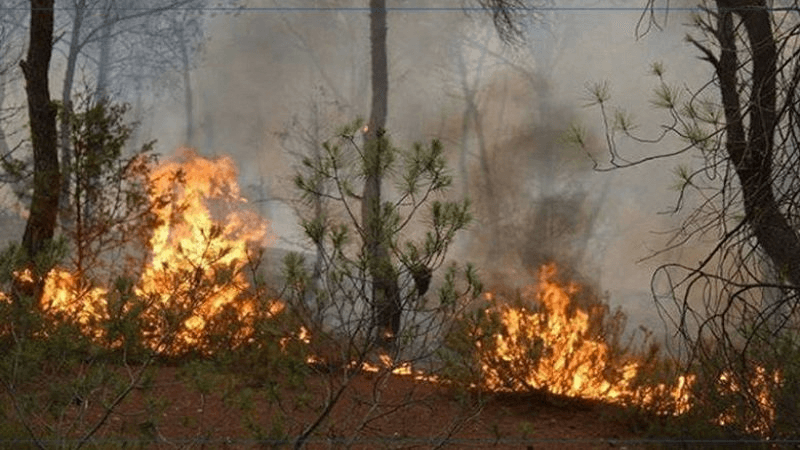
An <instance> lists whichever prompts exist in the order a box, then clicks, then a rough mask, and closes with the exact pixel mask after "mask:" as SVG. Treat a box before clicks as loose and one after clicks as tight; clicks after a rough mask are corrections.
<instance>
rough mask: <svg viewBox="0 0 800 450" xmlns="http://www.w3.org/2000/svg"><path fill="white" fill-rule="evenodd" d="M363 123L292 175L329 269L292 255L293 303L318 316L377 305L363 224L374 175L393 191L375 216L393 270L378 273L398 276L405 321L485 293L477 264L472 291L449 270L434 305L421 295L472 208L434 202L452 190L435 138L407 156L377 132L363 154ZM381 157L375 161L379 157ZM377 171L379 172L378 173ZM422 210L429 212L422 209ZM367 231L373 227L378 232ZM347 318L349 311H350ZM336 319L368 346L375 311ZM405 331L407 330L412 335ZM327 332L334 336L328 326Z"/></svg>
mask: <svg viewBox="0 0 800 450" xmlns="http://www.w3.org/2000/svg"><path fill="white" fill-rule="evenodd" d="M361 129H362V123H361V122H360V121H355V122H353V123H351V124H349V125H347V126H345V127H343V129H342V130H341V133H340V135H339V137H338V138H337V139H335V140H333V141H329V142H326V143H325V144H324V145H322V147H321V149H320V152H319V153H318V154H317V155H314V156H305V157H303V158H302V159H301V165H300V167H299V170H298V173H297V174H296V175H295V177H294V181H295V183H294V184H295V187H297V188H298V190H299V191H300V195H301V198H302V199H303V201H304V202H305V205H306V208H307V209H306V210H305V217H304V219H303V221H302V226H303V230H304V232H305V235H306V237H307V238H308V240H309V241H310V242H311V243H312V244H314V246H315V247H316V248H317V249H318V254H317V257H318V258H321V260H320V261H317V264H320V265H321V266H322V267H323V268H324V269H323V272H322V273H320V274H317V275H316V278H314V276H312V274H309V273H308V268H307V267H306V264H305V262H304V261H303V259H302V258H301V257H300V256H297V255H294V256H290V257H289V258H288V259H287V260H286V261H285V274H286V276H287V280H288V286H289V287H288V291H287V293H288V296H287V297H288V298H290V303H291V304H292V305H294V307H295V308H298V309H299V310H304V311H306V312H308V311H307V310H308V308H309V307H313V308H314V309H315V312H314V315H316V316H320V317H330V316H331V314H334V315H336V314H341V312H342V310H341V308H342V307H343V305H348V306H347V308H348V311H350V310H354V309H358V308H362V307H363V306H358V305H359V304H362V305H369V304H370V303H371V302H372V299H371V298H370V296H369V295H368V294H367V293H366V292H367V290H366V289H367V283H366V281H365V280H367V279H368V278H369V276H368V274H369V273H370V268H369V267H368V257H367V254H366V253H365V245H366V243H367V236H366V233H367V232H366V230H364V229H362V228H361V223H360V218H361V211H362V209H361V208H362V206H361V198H360V196H359V194H358V192H360V191H361V190H362V182H363V177H364V175H365V174H366V173H370V172H371V171H372V172H374V171H377V172H379V174H380V175H381V177H382V178H383V185H384V189H387V188H388V187H390V186H391V190H389V191H388V192H389V194H388V195H387V197H390V198H391V200H388V201H384V202H383V204H381V205H380V207H379V210H378V213H377V214H375V215H374V217H375V220H376V221H377V224H372V225H376V226H375V228H377V229H378V230H379V231H378V235H379V236H381V238H380V239H381V241H382V242H383V245H385V246H386V247H387V248H388V250H389V252H390V253H391V255H390V260H391V266H387V267H382V268H378V269H377V270H379V271H385V272H386V273H393V274H395V275H396V276H398V277H399V285H400V286H401V290H402V293H401V297H402V305H403V310H404V314H405V317H406V318H409V320H411V319H410V318H411V317H412V316H414V315H415V314H418V313H421V312H422V311H423V310H428V311H432V310H431V309H430V308H431V307H433V308H434V309H435V308H439V307H442V308H447V309H448V310H452V309H453V308H457V307H459V302H460V301H462V300H463V299H464V295H465V293H469V292H472V293H474V292H477V291H476V290H475V289H476V288H479V285H478V283H477V277H476V276H475V272H474V269H473V268H470V269H468V270H467V272H466V274H467V281H468V283H469V287H467V288H466V291H457V290H456V288H455V285H454V283H455V272H454V270H453V269H451V270H449V271H448V274H447V275H446V276H445V278H444V286H443V287H442V289H441V290H440V296H439V298H438V301H437V302H436V304H437V305H438V306H432V305H431V304H430V301H429V300H428V299H426V298H424V297H423V295H422V294H424V292H423V291H426V290H427V285H428V284H429V283H430V280H431V274H432V273H433V272H434V271H435V270H436V269H438V268H439V267H440V266H441V265H442V264H443V263H444V260H445V255H446V252H447V249H448V247H449V246H450V245H451V244H452V243H453V241H454V239H455V236H456V234H457V233H458V231H460V230H463V229H464V228H465V227H466V226H467V225H468V224H469V223H470V221H471V220H472V216H471V214H470V212H469V202H468V201H467V200H464V201H447V200H442V199H439V198H437V197H439V196H441V195H442V193H443V192H444V191H445V190H446V189H447V188H448V187H449V186H450V185H451V184H452V176H451V175H450V174H449V172H448V170H447V167H446V161H445V158H444V149H443V146H442V144H441V142H439V141H436V140H434V141H432V142H431V143H430V144H429V145H423V144H419V143H417V144H414V145H412V146H411V148H410V149H408V150H401V149H398V148H396V147H394V146H393V145H392V144H391V142H390V141H389V139H388V135H386V134H385V133H383V132H379V133H378V135H379V138H378V139H377V140H376V142H374V143H369V144H367V145H374V146H376V147H375V149H377V150H375V149H373V151H370V149H365V148H362V146H361V144H360V142H359V138H358V136H357V133H358V131H359V130H361ZM377 153H380V155H379V156H375V155H376V154H377ZM376 164H377V165H380V167H375V166H376ZM423 211H424V212H423ZM372 225H370V226H372ZM348 314H349V313H348ZM354 317H356V316H354V315H352V314H349V315H348V319H347V320H344V319H343V318H342V317H339V318H337V319H333V320H334V322H337V324H336V325H335V326H334V328H337V327H338V328H339V330H338V332H342V333H343V336H349V337H354V334H352V333H355V334H356V335H360V339H362V340H366V341H369V339H370V336H369V333H370V330H371V327H372V324H371V318H370V317H369V314H364V313H360V315H358V316H357V318H356V319H354ZM411 328H413V327H408V328H407V329H406V332H409V333H412V334H413V332H412V331H411ZM326 331H330V330H326ZM366 341H365V342H366Z"/></svg>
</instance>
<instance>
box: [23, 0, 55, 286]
mask: <svg viewBox="0 0 800 450" xmlns="http://www.w3.org/2000/svg"><path fill="white" fill-rule="evenodd" d="M53 1H54V0H31V28H30V45H29V47H28V55H27V57H26V59H24V60H23V61H21V62H20V66H21V67H22V72H23V74H24V76H25V91H26V93H27V96H28V115H29V118H30V127H31V142H32V146H33V168H34V173H33V183H34V184H33V199H32V201H31V208H30V215H29V216H28V222H27V224H26V226H25V234H24V235H23V237H22V246H23V248H24V249H25V250H26V251H27V252H28V255H27V257H28V260H29V261H30V262H31V264H30V266H31V267H30V268H31V270H32V271H34V273H32V275H33V277H34V283H35V284H34V289H35V290H34V292H33V294H34V295H35V297H36V298H38V297H39V296H40V295H41V288H42V287H43V284H44V281H43V276H42V275H44V274H38V273H35V270H36V267H35V265H34V264H32V263H33V261H35V259H36V257H37V255H39V253H40V252H41V251H42V250H43V249H44V248H45V246H46V245H47V243H48V242H49V241H51V240H52V239H53V234H54V233H55V227H56V219H57V213H58V196H59V186H60V175H59V167H58V147H57V146H56V139H57V136H56V108H55V107H54V105H53V103H52V102H51V101H50V89H49V86H48V71H49V69H50V57H51V55H52V52H53Z"/></svg>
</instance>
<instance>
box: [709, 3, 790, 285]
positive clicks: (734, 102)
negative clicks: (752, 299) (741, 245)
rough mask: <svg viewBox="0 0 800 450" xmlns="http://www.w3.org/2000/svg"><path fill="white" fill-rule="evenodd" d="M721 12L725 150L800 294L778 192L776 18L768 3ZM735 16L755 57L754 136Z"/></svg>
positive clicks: (748, 215) (750, 211) (748, 204)
mask: <svg viewBox="0 0 800 450" xmlns="http://www.w3.org/2000/svg"><path fill="white" fill-rule="evenodd" d="M717 8H718V9H719V26H718V32H717V33H718V35H719V40H720V46H721V48H722V50H721V52H720V58H719V61H718V63H717V64H716V69H717V76H718V77H719V82H720V90H721V94H722V103H723V107H724V110H725V121H726V143H725V148H726V150H727V152H728V155H729V157H730V158H731V161H732V162H733V165H734V167H735V169H736V174H737V176H738V178H739V182H740V184H741V186H742V195H743V198H744V209H745V220H746V221H747V223H748V225H749V226H750V227H751V228H752V230H753V234H754V235H755V237H756V239H757V241H758V244H759V246H760V247H761V248H762V249H763V251H764V253H766V255H767V256H768V257H769V258H770V260H771V261H772V262H773V264H774V266H775V269H776V272H777V273H778V274H780V275H782V276H783V277H785V278H786V279H787V280H788V281H789V282H790V283H791V284H792V285H794V286H795V287H798V288H800V239H798V236H797V234H796V233H795V231H794V229H793V228H792V227H791V225H790V224H789V222H788V221H787V219H786V216H784V214H783V213H782V212H781V210H780V207H779V205H778V202H777V200H776V199H775V194H774V192H773V189H772V184H773V175H772V162H773V161H772V157H773V139H774V133H775V126H776V123H775V122H776V116H775V101H776V100H775V99H776V80H775V77H776V70H777V69H776V67H775V64H776V61H777V50H776V46H775V37H774V36H773V34H772V27H771V21H770V20H771V18H770V13H769V10H768V9H767V5H766V2H765V0H717ZM733 14H736V15H738V16H739V17H741V19H742V23H743V25H744V28H745V31H746V33H747V38H748V41H749V46H750V51H751V54H752V55H753V56H752V58H753V60H752V67H753V69H752V70H753V73H752V79H753V84H752V86H751V89H750V99H749V100H748V109H749V113H750V117H749V119H748V126H749V130H745V124H744V117H743V114H742V111H743V109H742V105H741V104H740V103H741V102H740V99H739V94H738V92H739V91H738V89H739V86H738V84H737V81H738V80H737V70H739V61H738V59H737V54H736V52H737V48H736V34H735V33H736V32H735V30H734V23H733Z"/></svg>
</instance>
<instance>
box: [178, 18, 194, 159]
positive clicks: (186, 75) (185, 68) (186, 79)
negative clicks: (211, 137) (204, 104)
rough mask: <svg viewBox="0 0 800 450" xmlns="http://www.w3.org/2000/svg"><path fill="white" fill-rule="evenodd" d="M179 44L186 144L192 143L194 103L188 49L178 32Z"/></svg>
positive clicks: (181, 34) (183, 38) (184, 39)
mask: <svg viewBox="0 0 800 450" xmlns="http://www.w3.org/2000/svg"><path fill="white" fill-rule="evenodd" d="M180 46H181V48H180V49H181V72H182V73H183V95H184V105H185V106H186V145H189V146H191V145H193V144H194V142H193V141H194V104H193V102H192V77H191V65H190V62H189V49H188V48H187V43H186V38H185V37H184V36H183V32H182V30H181V33H180Z"/></svg>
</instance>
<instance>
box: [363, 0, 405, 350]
mask: <svg viewBox="0 0 800 450" xmlns="http://www.w3.org/2000/svg"><path fill="white" fill-rule="evenodd" d="M369 5H370V46H371V73H372V109H371V111H370V118H369V122H368V124H367V127H368V128H367V134H366V142H365V144H364V152H365V156H364V160H365V161H364V165H365V172H366V177H365V178H366V180H365V181H364V195H363V198H362V203H361V220H362V229H363V232H364V245H365V247H366V251H367V260H368V264H369V271H370V277H371V278H372V302H373V308H374V310H375V325H376V328H377V332H378V339H379V340H380V341H381V343H382V345H389V344H391V343H392V342H393V341H394V339H395V337H396V336H397V333H398V332H399V330H400V318H401V314H402V304H401V301H400V289H399V287H398V282H397V273H396V272H395V269H394V267H393V265H392V260H391V257H390V255H389V249H388V248H387V246H388V236H386V234H387V233H386V231H385V230H384V226H383V224H382V223H381V214H380V209H381V178H382V176H383V174H382V166H383V164H384V160H385V158H386V153H387V152H388V151H389V149H388V148H387V147H388V145H387V142H386V140H385V138H384V137H383V134H384V132H385V127H386V115H387V111H388V95H389V69H388V58H387V50H386V33H387V26H386V0H370V3H369Z"/></svg>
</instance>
